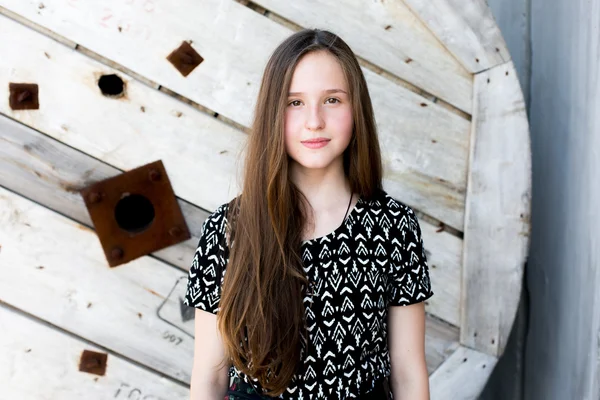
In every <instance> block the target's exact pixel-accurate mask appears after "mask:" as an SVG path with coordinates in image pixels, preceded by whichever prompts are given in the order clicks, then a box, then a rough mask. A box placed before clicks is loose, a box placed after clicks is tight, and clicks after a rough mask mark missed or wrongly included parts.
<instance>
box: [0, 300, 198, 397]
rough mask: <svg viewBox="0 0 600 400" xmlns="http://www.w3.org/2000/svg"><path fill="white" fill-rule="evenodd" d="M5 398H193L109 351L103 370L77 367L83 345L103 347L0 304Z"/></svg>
mask: <svg viewBox="0 0 600 400" xmlns="http://www.w3.org/2000/svg"><path fill="white" fill-rule="evenodd" d="M0 325H1V326H2V334H1V335H0V349H2V362H1V363H0V381H2V395H1V396H2V399H7V400H10V399H19V400H53V399H61V400H80V399H116V400H125V399H148V400H184V399H189V389H188V388H186V387H184V386H183V385H181V384H179V383H175V382H173V381H171V380H169V379H166V378H164V377H162V376H160V375H157V374H155V373H152V372H150V371H148V370H146V369H143V368H141V367H139V366H137V365H134V364H132V363H130V362H128V361H127V360H125V359H123V358H121V357H119V356H118V355H115V354H113V353H108V358H107V367H106V372H105V374H104V375H102V376H100V375H94V374H90V373H86V372H80V371H79V361H80V357H81V353H82V352H83V351H84V350H89V351H95V352H100V353H106V351H105V350H104V349H102V348H99V347H97V346H95V345H93V344H90V343H88V342H86V341H83V340H81V339H79V338H76V337H73V336H72V335H69V334H66V333H63V332H60V331H58V330H56V329H54V328H53V327H51V326H49V325H47V324H45V323H43V322H39V321H36V320H33V319H32V318H30V317H27V316H24V315H23V314H20V313H17V312H15V311H13V310H10V309H8V308H6V307H4V306H0Z"/></svg>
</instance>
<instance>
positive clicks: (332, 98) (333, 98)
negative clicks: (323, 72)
mask: <svg viewBox="0 0 600 400" xmlns="http://www.w3.org/2000/svg"><path fill="white" fill-rule="evenodd" d="M327 100H335V101H336V102H338V103H339V102H340V101H339V100H338V99H336V98H335V97H330V98H328V99H327ZM332 104H335V103H332Z"/></svg>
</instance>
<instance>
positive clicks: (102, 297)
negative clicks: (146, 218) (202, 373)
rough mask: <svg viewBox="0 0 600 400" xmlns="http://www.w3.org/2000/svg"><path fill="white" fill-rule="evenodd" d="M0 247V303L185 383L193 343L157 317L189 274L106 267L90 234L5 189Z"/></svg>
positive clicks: (0, 201)
mask: <svg viewBox="0 0 600 400" xmlns="http://www.w3.org/2000/svg"><path fill="white" fill-rule="evenodd" d="M0 243H1V244H2V251H1V252H0V301H2V302H5V303H7V304H10V305H11V306H13V307H15V308H17V309H20V310H22V311H24V312H26V313H29V314H31V315H34V316H36V317H37V318H39V319H41V320H44V321H47V322H49V323H51V324H53V325H55V326H58V327H60V328H61V329H64V330H65V331H67V332H72V333H74V334H75V335H77V336H79V337H82V338H85V339H86V340H89V341H91V342H93V343H96V344H98V345H99V346H102V347H105V348H107V349H109V350H111V351H112V352H114V353H118V354H121V355H123V356H125V357H126V358H128V359H131V360H133V361H135V362H138V363H140V364H142V365H144V366H146V367H148V368H150V369H152V370H154V371H158V372H160V373H162V374H164V375H167V376H169V377H171V378H174V379H177V380H179V381H181V382H186V383H189V380H190V373H191V367H192V357H193V353H194V347H193V339H192V338H191V337H189V336H188V335H187V334H185V333H183V332H182V331H181V330H179V329H177V328H176V327H174V326H173V325H172V324H171V323H170V322H168V321H164V320H162V319H161V318H159V317H158V315H157V310H158V309H159V307H160V306H161V304H162V303H163V301H164V300H165V298H166V297H167V296H168V295H169V293H170V292H171V289H172V288H173V286H174V285H175V283H176V282H177V281H178V279H179V278H181V277H182V276H186V275H187V274H185V273H183V272H182V271H180V270H177V269H175V268H172V267H169V266H168V265H166V264H165V263H163V262H160V261H158V260H156V259H154V258H151V257H141V258H138V259H136V260H134V261H131V262H129V263H127V264H126V265H122V266H120V267H119V268H114V269H111V268H109V267H108V266H107V265H106V262H105V260H104V259H103V258H104V254H103V252H102V248H101V246H100V242H99V241H98V237H97V236H96V234H95V233H94V231H92V230H90V229H89V228H87V227H85V226H83V225H80V224H79V223H77V222H74V221H72V220H70V219H68V218H66V217H64V216H62V215H59V214H57V213H56V212H53V211H51V210H48V209H47V208H45V207H42V206H40V205H38V204H36V203H34V202H32V201H30V200H27V199H25V198H23V197H21V196H18V195H16V194H14V193H12V192H10V191H8V190H6V189H4V188H0ZM190 260H191V256H190ZM25 293H27V294H26V295H25ZM181 295H182V296H183V293H182V294H181ZM188 324H193V320H192V321H189V322H188ZM173 337H174V338H176V340H174V341H173V340H172V338H173ZM179 339H181V340H179Z"/></svg>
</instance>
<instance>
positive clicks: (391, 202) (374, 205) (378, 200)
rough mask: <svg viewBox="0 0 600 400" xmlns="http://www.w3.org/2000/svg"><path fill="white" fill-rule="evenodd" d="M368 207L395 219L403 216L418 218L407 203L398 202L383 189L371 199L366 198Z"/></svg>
mask: <svg viewBox="0 0 600 400" xmlns="http://www.w3.org/2000/svg"><path fill="white" fill-rule="evenodd" d="M364 202H365V203H366V205H367V207H369V208H370V209H373V210H375V212H376V213H378V214H379V213H383V214H386V215H387V216H388V218H389V217H393V219H394V220H395V219H397V218H398V217H402V216H409V217H413V216H416V214H415V212H414V210H413V209H412V208H411V207H410V206H409V205H408V204H406V203H404V202H402V201H400V200H398V199H397V198H396V197H394V196H392V195H390V194H389V193H388V192H386V191H385V190H383V189H379V190H377V191H376V192H375V193H374V194H373V195H372V196H371V197H370V198H365V200H364Z"/></svg>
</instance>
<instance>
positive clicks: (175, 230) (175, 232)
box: [169, 226, 183, 237]
mask: <svg viewBox="0 0 600 400" xmlns="http://www.w3.org/2000/svg"><path fill="white" fill-rule="evenodd" d="M182 233H183V231H182V230H181V228H180V227H178V226H174V227H172V228H171V229H169V235H171V236H172V237H178V236H181V234H182Z"/></svg>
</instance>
